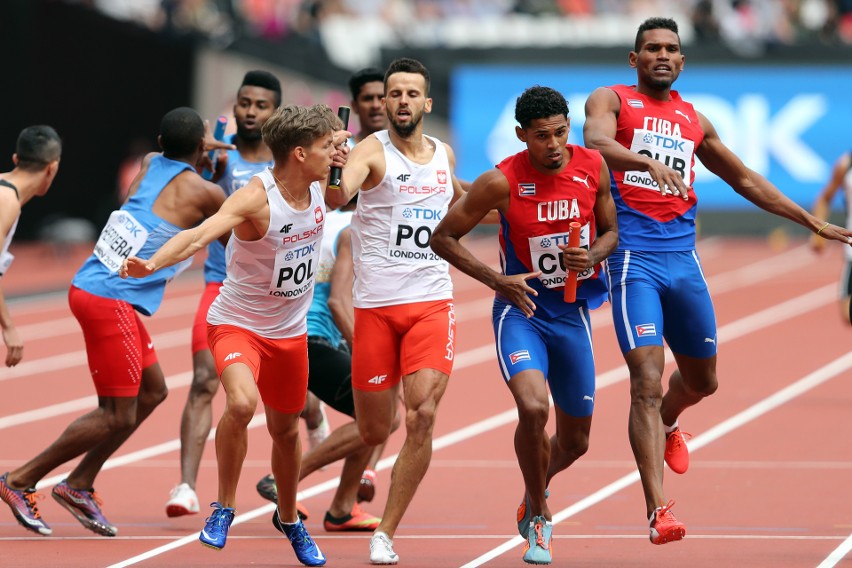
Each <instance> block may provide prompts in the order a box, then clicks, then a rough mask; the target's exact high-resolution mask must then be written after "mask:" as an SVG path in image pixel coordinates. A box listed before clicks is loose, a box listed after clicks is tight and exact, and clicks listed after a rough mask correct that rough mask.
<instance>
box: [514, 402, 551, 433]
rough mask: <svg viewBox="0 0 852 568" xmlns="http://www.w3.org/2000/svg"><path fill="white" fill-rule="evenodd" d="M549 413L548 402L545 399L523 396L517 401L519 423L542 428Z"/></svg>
mask: <svg viewBox="0 0 852 568" xmlns="http://www.w3.org/2000/svg"><path fill="white" fill-rule="evenodd" d="M549 415H550V404H549V403H548V401H547V400H539V399H538V398H525V399H522V400H519V401H518V422H519V423H522V424H524V425H526V426H529V427H532V428H537V429H544V427H545V425H546V424H547V417H548V416H549Z"/></svg>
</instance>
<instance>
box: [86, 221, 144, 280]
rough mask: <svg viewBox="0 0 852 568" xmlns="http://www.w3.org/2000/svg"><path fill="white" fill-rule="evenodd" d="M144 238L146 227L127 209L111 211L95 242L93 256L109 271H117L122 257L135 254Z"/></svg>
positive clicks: (122, 259) (122, 260) (140, 247)
mask: <svg viewBox="0 0 852 568" xmlns="http://www.w3.org/2000/svg"><path fill="white" fill-rule="evenodd" d="M146 240H148V229H146V228H145V227H143V226H142V224H141V223H140V222H139V221H137V220H136V219H135V218H134V217H133V215H131V214H130V213H128V212H127V211H121V210H119V211H113V212H112V214H111V215H110V216H109V219H108V220H107V222H106V225H105V226H104V228H103V230H102V231H101V236H100V237H98V242H96V243H95V251H94V252H95V256H96V257H98V260H100V261H101V263H103V265H104V266H106V267H107V268H108V269H109V271H110V272H117V271H118V269H119V268H121V263H122V262H124V259H126V258H127V257H129V256H132V255H135V254H137V253H138V252H139V251H140V250H141V249H142V246H143V245H144V244H145V241H146Z"/></svg>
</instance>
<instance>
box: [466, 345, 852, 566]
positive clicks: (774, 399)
mask: <svg viewBox="0 0 852 568" xmlns="http://www.w3.org/2000/svg"><path fill="white" fill-rule="evenodd" d="M850 368H852V353H847V354H846V355H843V356H842V357H838V358H837V359H835V360H834V361H832V362H830V363H828V364H827V365H825V366H823V367H821V368H820V369H817V370H816V371H814V372H812V373H810V374H808V375H806V376H804V377H802V378H801V379H799V380H798V381H796V382H795V383H792V384H790V385H788V386H786V387H784V388H783V389H781V390H779V391H777V392H775V393H774V394H772V395H770V396H768V397H766V398H764V399H763V400H761V401H759V402H757V403H756V404H754V405H752V406H750V407H749V408H747V409H745V410H743V411H742V412H739V413H737V414H735V415H733V416H731V417H730V418H728V419H727V420H724V421H722V422H720V423H719V424H717V425H716V426H714V427H713V428H710V430H708V431H707V432H705V433H703V434H701V435H700V436H696V437H694V438H692V440H690V442H689V443H688V446H689V451H690V453H691V452H695V451H697V450H699V449H701V448H703V447H704V446H707V445H708V444H710V443H712V442H715V441H716V440H718V439H719V438H721V437H723V436H725V435H727V434H729V433H731V432H733V431H734V430H736V429H738V428H741V427H743V426H745V425H746V424H748V423H749V422H752V421H754V420H756V419H757V418H760V417H761V416H763V415H764V414H766V413H768V412H770V411H772V410H774V409H776V408H778V407H779V406H781V405H783V404H785V403H787V402H790V401H791V400H793V399H795V398H796V397H798V396H801V395H802V394H804V393H806V392H808V391H809V390H811V389H813V388H815V387H817V386H819V385H821V384H823V383H825V382H826V381H828V380H830V379H833V378H834V377H836V376H837V375H839V374H841V373H843V372H844V371H846V370H848V369H850ZM638 481H639V472H638V471H633V472H631V473H629V474H627V475H625V476H623V477H621V478H619V479H617V480H615V481H614V482H612V483H610V484H609V485H607V486H605V487H602V488H601V489H599V490H597V491H595V492H594V493H592V494H590V495H588V496H587V497H585V498H583V499H581V500H579V501H577V502H576V503H574V504H573V505H571V506H570V507H567V508H566V509H563V510H561V511H559V512H558V513H556V514H555V515H553V524H554V525H555V524H558V523H561V522H562V521H564V520H566V519H568V518H570V517H573V516H574V515H576V514H577V513H580V512H582V511H585V510H586V509H588V508H590V507H592V506H594V505H597V504H598V503H601V502H602V501H604V500H605V499H607V498H609V497H612V496H613V495H615V494H616V493H618V492H619V491H621V490H622V489H625V488H626V487H629V486H631V485H633V484H634V483H636V482H638ZM850 540H852V538H850ZM524 542H525V539H524V538H523V537H521V536H516V537H513V538H512V539H510V540H508V541H506V542H504V543H503V544H501V545H500V546H498V547H496V548H494V549H492V550H490V551H488V552H486V553H485V554H483V555H481V556H479V557H478V558H475V559H474V560H472V561H470V562H468V563H467V564H465V565H464V566H462V568H475V567H476V566H482V565H483V564H485V563H486V562H488V561H490V560H494V559H495V558H497V557H499V556H501V555H503V554H504V553H506V552H508V551H510V550H512V549H513V548H515V547H516V546H519V545H521V544H523V543H524ZM841 548H842V546H841ZM846 552H848V550H846ZM844 554H845V552H844Z"/></svg>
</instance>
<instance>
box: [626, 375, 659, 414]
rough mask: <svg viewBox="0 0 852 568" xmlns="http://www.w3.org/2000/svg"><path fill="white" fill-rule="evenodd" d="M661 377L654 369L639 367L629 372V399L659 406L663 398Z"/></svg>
mask: <svg viewBox="0 0 852 568" xmlns="http://www.w3.org/2000/svg"><path fill="white" fill-rule="evenodd" d="M662 379H663V377H662V375H661V374H660V373H658V372H656V370H655V369H654V370H646V369H641V370H639V371H638V372H635V373H633V372H632V373H631V374H630V400H631V401H632V402H633V403H642V404H644V405H651V406H659V405H660V402H661V401H662V399H663V380H662Z"/></svg>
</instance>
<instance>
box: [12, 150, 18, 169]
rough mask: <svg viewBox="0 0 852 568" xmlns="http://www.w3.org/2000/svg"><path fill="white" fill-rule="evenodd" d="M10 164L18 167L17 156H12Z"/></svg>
mask: <svg viewBox="0 0 852 568" xmlns="http://www.w3.org/2000/svg"><path fill="white" fill-rule="evenodd" d="M12 163H13V164H15V167H18V154H17V153H15V154H12Z"/></svg>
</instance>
